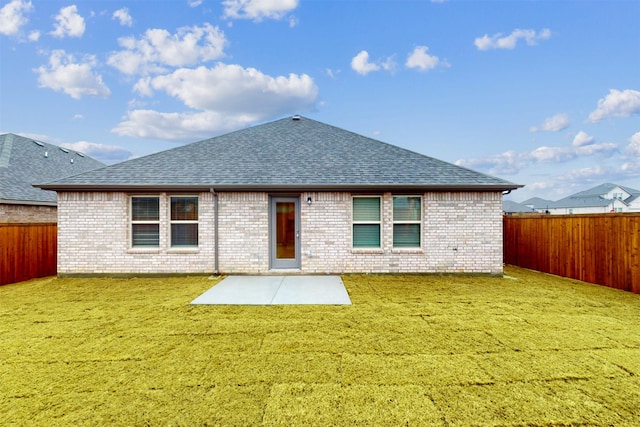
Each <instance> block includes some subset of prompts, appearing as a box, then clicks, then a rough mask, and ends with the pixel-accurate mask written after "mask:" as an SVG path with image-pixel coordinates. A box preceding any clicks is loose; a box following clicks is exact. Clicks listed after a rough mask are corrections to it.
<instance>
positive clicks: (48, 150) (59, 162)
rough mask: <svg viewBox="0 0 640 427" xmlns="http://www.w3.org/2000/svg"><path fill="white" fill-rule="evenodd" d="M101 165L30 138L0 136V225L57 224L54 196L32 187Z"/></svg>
mask: <svg viewBox="0 0 640 427" xmlns="http://www.w3.org/2000/svg"><path fill="white" fill-rule="evenodd" d="M102 166H104V164H103V163H101V162H99V161H97V160H95V159H92V158H91V157H89V156H86V155H84V154H82V153H79V152H77V151H74V150H69V149H67V148H63V147H59V146H57V145H52V144H47V143H46V142H41V141H37V140H35V139H32V138H26V137H23V136H19V135H15V134H12V133H6V134H3V135H0V223H31V222H36V223H44V222H56V218H57V213H56V193H55V191H50V190H41V189H39V188H34V187H33V184H35V183H39V182H45V181H51V180H54V179H59V178H62V177H66V176H69V175H75V174H79V173H82V172H86V171H88V170H92V169H96V168H99V167H102Z"/></svg>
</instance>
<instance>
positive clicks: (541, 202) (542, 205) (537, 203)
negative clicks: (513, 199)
mask: <svg viewBox="0 0 640 427" xmlns="http://www.w3.org/2000/svg"><path fill="white" fill-rule="evenodd" d="M553 203H555V202H554V201H553V200H547V199H541V198H540V197H532V198H530V199H527V200H525V201H524V202H521V203H520V204H521V205H524V206H526V207H528V208H531V209H533V210H534V211H536V212H539V213H549V212H548V209H549V206H551V205H552V204H553Z"/></svg>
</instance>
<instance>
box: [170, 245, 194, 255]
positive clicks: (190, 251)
mask: <svg viewBox="0 0 640 427" xmlns="http://www.w3.org/2000/svg"><path fill="white" fill-rule="evenodd" d="M199 252H200V248H199V247H197V246H194V247H192V248H188V247H185V248H170V249H167V253H168V254H197V253H199Z"/></svg>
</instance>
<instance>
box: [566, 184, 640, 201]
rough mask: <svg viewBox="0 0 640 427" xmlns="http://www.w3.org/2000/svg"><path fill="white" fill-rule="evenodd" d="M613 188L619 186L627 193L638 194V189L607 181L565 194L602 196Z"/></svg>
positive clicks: (577, 196)
mask: <svg viewBox="0 0 640 427" xmlns="http://www.w3.org/2000/svg"><path fill="white" fill-rule="evenodd" d="M615 188H620V189H622V190H624V191H626V192H627V193H629V194H631V195H632V196H633V195H639V194H640V190H635V189H633V188H630V187H625V186H622V185H618V184H612V183H610V182H607V183H604V184H600V185H597V186H595V187H593V188H589V189H588V190H584V191H580V192H578V193H575V194H572V195H570V196H567V197H566V198H580V197H592V196H603V195H605V194H607V193H608V192H610V191H611V190H613V189H615Z"/></svg>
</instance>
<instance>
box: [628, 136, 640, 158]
mask: <svg viewBox="0 0 640 427" xmlns="http://www.w3.org/2000/svg"><path fill="white" fill-rule="evenodd" d="M625 151H626V152H627V153H629V154H631V155H632V156H640V132H636V133H634V134H633V136H632V137H631V138H629V145H627V148H626V149H625Z"/></svg>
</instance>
